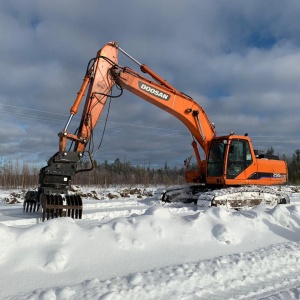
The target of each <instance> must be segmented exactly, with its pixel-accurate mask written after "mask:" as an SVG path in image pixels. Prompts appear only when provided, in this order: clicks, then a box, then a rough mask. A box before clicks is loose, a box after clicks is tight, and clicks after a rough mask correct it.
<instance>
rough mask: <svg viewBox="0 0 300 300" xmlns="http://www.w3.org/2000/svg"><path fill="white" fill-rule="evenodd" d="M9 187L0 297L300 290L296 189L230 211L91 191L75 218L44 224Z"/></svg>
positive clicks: (2, 210) (2, 220) (293, 294)
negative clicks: (281, 200) (279, 198)
mask: <svg viewBox="0 0 300 300" xmlns="http://www.w3.org/2000/svg"><path fill="white" fill-rule="evenodd" d="M287 191H288V192H289V193H291V192H292V189H291V188H290V187H287ZM11 192H12V191H4V190H2V191H0V199H1V200H0V201H1V202H0V237H1V239H0V286H1V289H0V299H32V300H33V299H44V300H50V299H51V300H52V299H120V300H121V299H122V300H123V299H299V298H300V193H297V192H295V191H294V192H293V194H291V203H290V204H288V205H278V206H275V207H269V206H265V205H260V206H257V207H255V208H253V209H249V210H241V211H235V210H230V209H225V208H216V207H213V208H205V209H203V208H198V207H197V206H196V205H194V204H190V205H183V204H179V203H176V204H166V203H162V202H161V201H159V200H157V199H155V198H154V197H152V196H150V194H151V193H150V192H152V190H151V189H147V190H146V191H144V193H143V194H142V195H141V196H140V195H138V194H137V193H133V194H128V195H127V196H126V197H120V194H119V193H118V192H117V190H115V191H104V190H100V189H96V190H95V192H94V193H91V194H88V195H86V197H84V198H83V201H84V213H83V219H82V220H73V219H70V218H59V219H53V220H49V221H46V222H44V223H43V222H41V213H23V211H22V196H21V197H19V196H18V195H16V196H15V199H16V200H20V199H21V202H20V203H14V204H8V203H7V202H15V201H14V197H13V196H9V195H10V194H11ZM16 192H17V191H16ZM109 192H110V193H109ZM114 196H119V198H113V197H114ZM95 198H99V199H98V200H96V199H95Z"/></svg>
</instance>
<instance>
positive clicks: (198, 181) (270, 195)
mask: <svg viewBox="0 0 300 300" xmlns="http://www.w3.org/2000/svg"><path fill="white" fill-rule="evenodd" d="M119 53H122V54H124V55H125V56H126V57H127V58H129V59H130V60H132V61H133V62H134V63H135V64H137V65H138V66H139V69H140V72H141V73H144V74H147V78H146V77H145V75H144V74H141V73H140V72H137V71H135V70H133V69H132V68H129V67H124V66H120V65H119V64H118V54H119ZM148 77H149V78H148ZM114 87H116V88H118V89H119V91H120V93H119V95H118V96H113V95H112V90H113V88H114ZM123 90H127V91H129V92H131V93H133V94H135V95H137V96H138V97H140V98H142V99H143V100H145V101H148V102H149V103H151V104H153V105H155V106H157V107H159V108H160V109H162V110H164V111H166V112H167V113H169V114H171V115H173V116H174V117H176V118H177V119H178V120H180V121H181V122H182V123H183V124H184V125H185V126H186V127H187V128H188V130H189V132H190V134H191V139H192V142H191V145H192V148H193V152H194V156H195V158H196V161H197V169H196V170H192V169H190V168H189V166H188V165H189V164H187V171H186V182H187V185H186V186H184V187H180V188H171V189H169V190H166V191H165V192H164V193H163V195H162V200H163V201H166V202H174V201H175V202H178V201H181V202H191V201H194V202H197V204H198V205H199V206H226V207H230V208H236V209H239V208H241V207H245V206H248V207H252V206H254V205H258V204H260V203H266V204H285V203H289V198H288V196H287V195H284V194H282V193H281V192H280V188H274V186H275V187H278V186H279V187H280V185H283V184H285V183H286V182H287V180H288V171H287V165H286V163H285V162H284V161H282V160H279V158H278V157H277V156H272V157H270V156H266V155H259V154H258V152H257V151H256V150H254V148H253V146H252V141H251V139H250V138H249V136H248V134H244V135H236V134H234V133H233V132H230V133H229V134H228V135H223V136H218V135H217V133H216V131H215V126H214V124H213V123H211V122H210V120H209V118H208V116H207V114H206V112H205V110H204V109H203V107H202V106H201V105H199V104H198V103H197V102H196V101H195V100H194V99H192V98H191V97H190V96H188V95H187V94H185V93H183V92H181V91H179V90H177V89H176V88H175V87H173V86H172V85H171V84H170V83H168V82H167V81H166V80H165V79H163V78H162V77H161V76H159V75H158V74H157V73H155V72H154V71H153V70H151V69H150V68H149V67H148V66H147V65H145V64H141V63H140V62H139V61H137V60H136V59H135V58H133V57H132V56H131V55H129V54H128V53H127V52H126V51H124V50H123V49H122V48H121V47H120V46H119V44H118V43H117V42H109V43H107V44H106V45H104V46H103V47H102V48H101V49H100V50H99V51H98V52H97V55H96V57H95V58H92V59H91V60H90V61H89V63H88V65H87V69H86V74H85V77H84V79H83V83H82V86H81V88H80V90H79V92H78V94H77V97H76V99H75V101H74V104H73V106H72V107H71V109H70V116H69V118H68V120H67V122H66V125H65V127H64V128H63V130H62V131H61V132H60V133H59V134H58V136H59V147H58V152H56V153H55V154H54V155H53V156H52V157H51V158H50V159H49V160H48V162H47V166H45V167H43V168H42V169H41V170H40V172H39V186H38V189H37V191H28V192H27V194H26V196H25V200H24V211H25V212H34V211H38V210H39V209H40V207H42V211H43V221H44V220H45V219H50V218H55V217H63V216H67V217H72V218H75V219H80V218H82V199H81V197H80V195H78V194H76V192H75V193H74V192H72V191H71V184H72V180H73V178H74V176H75V175H76V174H77V173H78V172H83V171H89V170H91V169H92V168H93V158H92V151H91V150H90V144H91V140H92V139H93V131H94V129H95V127H96V125H97V122H98V120H99V118H100V116H101V113H102V111H103V108H104V107H105V104H106V103H107V100H108V99H110V98H114V97H119V96H121V95H122V93H123ZM85 94H87V95H86V98H85V103H84V107H83V112H82V117H81V121H80V125H79V127H78V129H77V130H76V131H75V133H69V131H68V128H69V125H70V123H71V121H72V119H73V117H74V115H75V114H76V113H77V112H78V110H79V107H80V105H81V103H82V102H83V101H82V100H83V98H84V95H85ZM67 143H70V145H69V147H67ZM199 148H201V149H202V150H201V155H200V151H199ZM203 153H204V154H203ZM201 156H203V157H201ZM84 158H88V159H89V160H90V167H89V168H83V167H82V166H83V165H85V164H83V163H82V160H83V159H84Z"/></svg>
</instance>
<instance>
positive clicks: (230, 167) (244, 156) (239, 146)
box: [226, 140, 253, 179]
mask: <svg viewBox="0 0 300 300" xmlns="http://www.w3.org/2000/svg"><path fill="white" fill-rule="evenodd" d="M252 162H253V158H252V155H251V151H250V146H249V143H248V141H247V140H232V141H231V143H230V146H229V151H228V160H227V176H226V177H227V178H228V179H233V178H235V177H237V176H238V175H239V174H240V173H241V172H243V171H244V170H245V169H246V168H247V167H249V166H250V165H251V164H252Z"/></svg>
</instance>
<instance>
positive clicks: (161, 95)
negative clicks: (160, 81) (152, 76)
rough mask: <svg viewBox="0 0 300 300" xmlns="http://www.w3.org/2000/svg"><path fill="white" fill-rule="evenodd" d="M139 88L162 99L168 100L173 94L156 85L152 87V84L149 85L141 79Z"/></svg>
mask: <svg viewBox="0 0 300 300" xmlns="http://www.w3.org/2000/svg"><path fill="white" fill-rule="evenodd" d="M139 88H140V89H141V90H143V91H145V92H147V93H148V94H151V95H154V96H156V97H158V98H160V99H162V100H166V101H168V100H169V99H170V97H171V95H169V94H166V93H164V92H162V91H160V90H158V89H156V88H154V87H152V86H151V85H147V84H145V83H143V82H141V81H139Z"/></svg>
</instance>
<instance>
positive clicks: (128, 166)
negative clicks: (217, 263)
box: [0, 148, 300, 189]
mask: <svg viewBox="0 0 300 300" xmlns="http://www.w3.org/2000/svg"><path fill="white" fill-rule="evenodd" d="M267 154H268V155H273V154H274V149H273V148H270V149H268V150H267ZM279 158H280V159H282V160H284V161H286V163H287V166H288V171H289V182H288V183H289V184H300V150H299V149H297V150H296V151H295V152H294V153H293V154H292V155H291V156H287V155H285V154H283V155H281V156H279ZM40 167H41V166H39V165H37V164H33V163H32V164H30V163H26V162H21V161H19V160H15V161H11V160H9V161H5V160H3V159H2V160H1V161H0V188H2V189H13V188H23V189H28V188H36V187H37V186H38V177H39V170H40ZM184 183H185V167H181V168H178V167H169V166H168V165H167V163H165V165H164V166H163V167H160V168H152V167H150V166H148V167H145V166H139V165H133V164H132V163H131V162H130V161H125V162H122V161H121V160H120V159H118V158H117V159H116V160H115V161H114V162H111V163H110V162H108V161H104V162H102V163H100V162H97V161H95V168H94V169H93V170H92V171H89V172H81V173H78V174H77V175H76V176H75V177H74V180H73V184H74V185H82V186H99V187H109V186H114V185H129V186H133V185H144V186H147V185H154V186H161V185H162V186H168V185H181V184H184Z"/></svg>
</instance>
